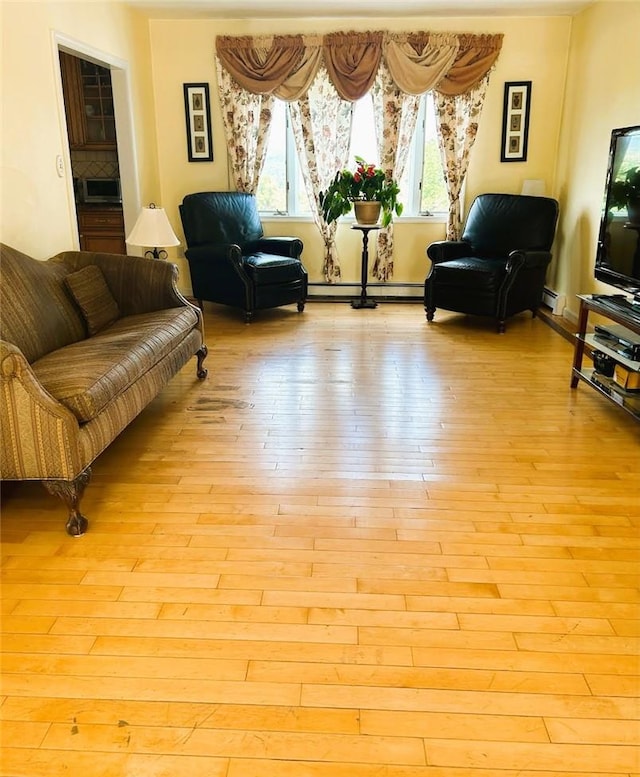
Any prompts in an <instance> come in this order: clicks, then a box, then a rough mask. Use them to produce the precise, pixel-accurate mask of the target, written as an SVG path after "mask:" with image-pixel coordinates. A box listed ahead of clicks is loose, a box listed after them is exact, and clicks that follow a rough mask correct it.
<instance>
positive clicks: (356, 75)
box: [216, 31, 503, 280]
mask: <svg viewBox="0 0 640 777" xmlns="http://www.w3.org/2000/svg"><path fill="white" fill-rule="evenodd" d="M502 38H503V36H502V35H473V34H466V33H465V34H457V33H429V32H413V33H386V32H378V31H371V32H346V33H342V32H338V33H330V34H328V35H324V36H305V35H282V36H256V37H253V36H237V37H234V36H220V37H218V38H217V39H216V54H217V64H218V78H219V83H220V87H221V92H222V91H223V90H224V92H225V95H223V96H222V98H221V99H222V104H223V113H224V116H223V118H224V124H225V129H226V132H227V137H228V141H229V146H230V149H231V151H230V155H231V158H232V167H233V173H234V179H235V181H236V185H239V186H242V187H244V188H243V189H242V190H243V191H247V190H249V191H255V188H256V187H257V181H258V178H259V175H260V171H261V169H262V161H263V158H264V147H265V143H266V138H267V137H268V130H269V125H270V120H271V118H270V113H271V109H270V106H271V103H270V102H269V100H270V99H273V97H278V98H280V99H282V100H286V101H287V102H289V108H290V115H291V116H292V117H293V116H295V117H297V118H296V119H295V122H297V123H298V128H299V129H298V133H299V138H297V140H296V142H297V144H298V147H299V148H300V146H301V144H302V145H303V146H304V148H307V149H310V148H312V146H313V147H314V151H313V153H307V154H306V156H307V159H306V161H307V164H311V165H313V164H314V163H313V159H314V158H315V159H316V160H318V159H329V158H330V156H331V154H332V153H333V148H332V147H333V146H335V144H336V137H337V136H333V137H331V136H330V135H329V134H328V133H324V134H323V133H320V134H319V135H318V134H317V131H316V129H310V128H312V127H314V121H313V120H312V119H311V118H310V117H311V115H312V111H311V109H310V103H309V101H308V95H309V90H310V89H311V87H312V85H313V84H314V81H315V79H316V78H318V77H320V78H321V79H328V80H329V81H330V83H331V84H332V86H333V88H334V89H335V91H336V92H337V94H338V96H339V98H340V99H341V100H342V101H343V102H354V101H355V100H358V99H360V98H361V97H362V96H364V95H365V94H366V93H367V92H369V91H372V92H373V94H374V105H375V106H376V114H377V115H376V121H377V124H378V126H379V127H380V128H381V130H379V132H380V134H379V135H378V145H379V147H380V149H381V158H382V160H383V162H382V164H381V166H382V167H383V169H385V170H386V171H389V173H390V174H392V175H394V176H395V177H396V178H398V177H400V175H401V173H402V170H403V167H404V164H405V162H406V159H403V152H402V151H403V150H402V149H400V148H399V146H400V145H401V144H403V143H404V138H405V136H406V134H407V133H409V137H410V132H411V131H412V127H411V114H412V110H413V108H412V107H411V106H412V105H413V103H412V101H411V100H409V99H407V98H408V97H409V96H413V97H418V96H419V95H422V94H424V93H425V92H428V91H431V90H433V91H434V92H435V96H436V106H437V111H438V123H439V129H440V132H441V133H446V134H448V137H447V138H444V139H443V138H441V139H440V140H441V153H442V156H443V166H444V168H445V171H446V174H445V178H446V184H447V191H448V195H449V203H450V207H449V218H448V223H447V234H448V235H450V234H453V235H455V234H457V232H458V231H459V229H460V204H459V194H460V189H461V187H462V183H463V181H464V176H465V175H466V171H467V166H468V160H469V152H470V150H471V146H472V145H473V141H474V140H475V133H476V131H477V123H478V119H479V116H480V112H481V109H482V102H483V100H484V96H485V94H486V88H487V85H488V78H489V73H490V71H491V69H492V68H493V65H494V64H495V61H496V59H497V58H498V55H499V53H500V49H501V47H502ZM319 74H320V75H319ZM376 79H378V83H377V86H376ZM234 82H235V83H234ZM248 95H251V96H252V97H249V96H248ZM376 95H377V96H376ZM256 98H259V99H256ZM467 111H470V112H471V115H470V116H467V115H466V112H467ZM396 114H399V115H396ZM402 116H404V118H402ZM305 117H306V121H305ZM295 122H294V124H295ZM413 122H414V126H415V118H414V119H413ZM305 126H306V130H303V127H305ZM316 126H320V125H316ZM304 133H306V135H305V134H304ZM454 135H455V139H454ZM312 136H313V142H312V140H311V138H312ZM243 144H244V149H242V148H241V146H243ZM330 147H331V148H330ZM458 153H462V156H461V157H460V158H458V157H457V154H458ZM337 156H339V154H338V155H336V157H337ZM404 156H405V157H406V151H405V152H404ZM323 164H324V163H322V164H321V165H319V166H318V167H316V170H315V172H313V171H312V170H311V169H310V171H309V173H308V177H307V178H306V180H308V182H309V185H311V186H312V188H313V194H314V196H313V202H316V200H317V195H318V193H319V191H321V190H322V187H323V179H324V177H325V172H324V170H322V166H323ZM345 166H346V161H345V162H344V163H342V164H338V165H337V167H336V168H335V169H334V170H333V173H334V174H335V171H336V170H337V169H340V168H341V167H345ZM239 181H240V184H238V182H239ZM318 186H319V187H320V188H316V187H318ZM324 186H325V187H326V182H324ZM312 207H314V206H313V205H312ZM316 211H318V208H317V202H316V206H315V207H314V217H315V220H316V223H317V224H318V228H319V229H320V232H321V234H322V237H323V240H325V245H326V246H327V251H326V257H325V268H324V270H325V277H327V278H328V279H332V278H333V279H336V278H339V277H340V271H339V265H338V264H337V256H336V255H335V249H334V248H330V247H329V245H328V243H327V240H329V241H330V242H331V243H333V240H334V237H335V230H333V231H332V230H330V229H328V228H329V227H330V226H331V225H327V224H323V219H322V216H321V214H320V213H319V212H316ZM332 233H333V234H332ZM392 246H393V234H392V231H391V230H389V231H388V234H387V235H386V237H385V238H382V236H381V238H380V241H379V251H380V252H381V253H380V256H379V257H378V258H377V260H376V265H375V273H376V276H377V277H379V278H381V279H382V280H386V279H389V278H390V277H391V275H392V272H393V262H392V259H391V251H392Z"/></svg>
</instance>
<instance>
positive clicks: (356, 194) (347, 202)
mask: <svg viewBox="0 0 640 777" xmlns="http://www.w3.org/2000/svg"><path fill="white" fill-rule="evenodd" d="M355 159H356V169H355V171H353V172H352V171H351V170H339V171H338V172H337V173H336V175H335V178H334V179H333V181H332V182H331V183H330V184H329V186H328V187H327V190H326V191H324V192H320V207H321V209H322V215H323V217H324V220H325V221H326V222H327V224H330V223H331V222H332V221H336V219H338V218H340V216H346V214H347V213H349V211H350V210H351V206H352V205H356V204H357V203H364V202H366V203H374V202H376V203H380V207H379V208H378V213H377V215H376V216H375V217H372V218H373V220H368V221H365V220H364V219H363V218H361V217H360V218H359V217H358V214H357V213H356V218H358V221H359V222H360V223H370V224H376V223H377V221H378V217H379V214H380V212H382V226H383V227H388V226H389V224H390V223H391V221H392V220H393V216H394V214H395V215H396V216H400V214H401V213H402V203H400V202H398V194H399V193H400V189H399V187H398V184H397V183H396V182H395V181H394V180H393V178H391V177H390V176H387V175H386V173H385V172H384V170H382V169H381V168H380V167H376V166H375V165H372V164H368V163H367V162H365V160H364V159H363V158H362V157H359V156H357V157H356V158H355Z"/></svg>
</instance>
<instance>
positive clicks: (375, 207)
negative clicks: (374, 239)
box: [353, 200, 382, 225]
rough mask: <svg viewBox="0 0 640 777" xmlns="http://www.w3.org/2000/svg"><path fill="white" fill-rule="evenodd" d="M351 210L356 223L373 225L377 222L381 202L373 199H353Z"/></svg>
mask: <svg viewBox="0 0 640 777" xmlns="http://www.w3.org/2000/svg"><path fill="white" fill-rule="evenodd" d="M353 210H354V212H355V214H356V221H357V222H358V224H367V225H373V224H377V223H378V219H379V218H380V211H381V210H382V204H381V203H380V202H376V201H375V200H354V203H353Z"/></svg>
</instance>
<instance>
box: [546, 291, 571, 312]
mask: <svg viewBox="0 0 640 777" xmlns="http://www.w3.org/2000/svg"><path fill="white" fill-rule="evenodd" d="M542 302H543V303H544V304H545V305H546V306H547V307H548V308H551V312H552V313H553V315H554V316H561V315H562V313H563V311H564V309H565V307H566V304H567V297H566V295H565V294H560V293H559V292H557V291H554V290H553V289H549V288H547V287H546V286H545V287H544V291H543V292H542Z"/></svg>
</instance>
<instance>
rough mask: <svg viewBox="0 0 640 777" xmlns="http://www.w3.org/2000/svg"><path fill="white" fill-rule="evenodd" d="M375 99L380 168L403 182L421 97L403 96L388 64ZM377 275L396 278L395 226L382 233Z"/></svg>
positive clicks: (375, 88) (381, 71)
mask: <svg viewBox="0 0 640 777" xmlns="http://www.w3.org/2000/svg"><path fill="white" fill-rule="evenodd" d="M371 96H372V99H373V111H374V118H375V123H376V136H377V140H378V151H379V154H380V167H381V168H382V169H383V170H384V171H385V173H386V174H387V175H388V176H390V177H392V178H395V180H399V179H400V178H402V176H403V174H404V170H405V167H406V164H407V156H408V154H409V147H410V144H411V138H412V136H413V132H414V130H415V126H416V119H417V117H418V108H419V106H420V97H419V96H417V95H410V94H404V93H403V92H401V91H400V89H399V88H398V87H397V86H396V84H395V83H394V81H393V79H392V78H391V73H390V72H389V68H388V67H387V66H386V64H385V63H381V65H380V67H379V68H378V74H377V76H376V80H375V82H374V84H373V88H372V90H371ZM373 275H374V277H376V278H377V279H378V280H379V281H388V280H391V278H392V277H393V223H391V224H390V225H389V226H388V227H387V228H386V229H384V230H381V231H380V232H378V239H377V254H376V258H375V262H374V264H373Z"/></svg>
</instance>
